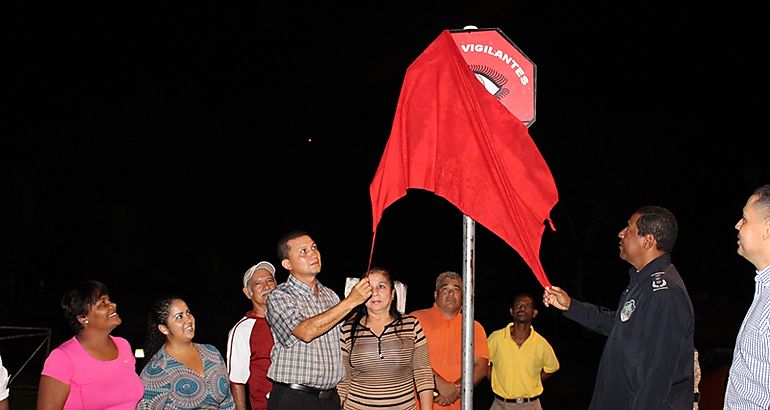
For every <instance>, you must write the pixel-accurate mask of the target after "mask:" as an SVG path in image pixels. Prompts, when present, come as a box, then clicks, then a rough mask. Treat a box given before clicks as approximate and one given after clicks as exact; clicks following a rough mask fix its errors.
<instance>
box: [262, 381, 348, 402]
mask: <svg viewBox="0 0 770 410" xmlns="http://www.w3.org/2000/svg"><path fill="white" fill-rule="evenodd" d="M275 384H278V385H281V386H286V387H288V388H290V389H292V390H296V391H301V392H302V393H305V394H309V395H311V396H315V397H318V398H319V399H321V400H328V399H331V398H332V396H333V395H334V393H335V392H336V390H335V389H329V390H321V389H316V388H315V387H308V386H305V385H303V384H296V383H291V384H289V383H275Z"/></svg>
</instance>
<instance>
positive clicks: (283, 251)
mask: <svg viewBox="0 0 770 410" xmlns="http://www.w3.org/2000/svg"><path fill="white" fill-rule="evenodd" d="M306 235H307V236H310V234H308V233H307V232H305V231H301V230H294V231H289V232H287V233H285V234H284V235H283V236H282V237H281V239H279V240H278V261H279V263H280V261H282V260H284V259H289V252H290V251H291V249H289V241H290V240H292V239H297V238H299V237H300V236H306Z"/></svg>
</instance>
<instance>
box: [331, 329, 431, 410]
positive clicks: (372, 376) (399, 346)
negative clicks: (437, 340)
mask: <svg viewBox="0 0 770 410" xmlns="http://www.w3.org/2000/svg"><path fill="white" fill-rule="evenodd" d="M352 329H353V324H352V323H351V322H347V323H345V324H344V325H343V326H342V337H341V338H340V346H341V348H342V359H343V362H344V364H345V378H344V379H343V380H342V382H341V383H340V384H339V385H337V391H338V392H339V395H340V400H341V402H342V407H343V409H372V408H377V409H415V408H416V406H417V402H416V400H415V398H416V395H417V394H418V393H419V392H421V391H424V390H433V388H434V384H433V371H432V370H431V367H430V359H429V358H428V344H427V342H426V340H425V334H424V333H423V331H422V326H420V322H419V321H418V320H417V318H416V317H414V316H410V315H404V316H402V318H401V322H400V323H398V322H396V321H394V322H391V323H390V324H388V325H387V326H385V328H384V330H383V332H382V334H381V335H375V334H374V333H373V332H372V331H371V330H370V329H369V328H368V327H366V326H364V325H362V324H359V326H358V329H356V340H355V344H353V343H352V341H353V340H352V338H351V334H352ZM351 345H352V351H351Z"/></svg>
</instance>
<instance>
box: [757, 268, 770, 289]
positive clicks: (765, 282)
mask: <svg viewBox="0 0 770 410" xmlns="http://www.w3.org/2000/svg"><path fill="white" fill-rule="evenodd" d="M754 281H755V282H756V292H755V293H756V294H759V293H760V292H761V290H762V289H763V288H767V287H768V286H770V266H767V267H765V268H764V269H762V270H758V271H757V275H756V276H755V277H754Z"/></svg>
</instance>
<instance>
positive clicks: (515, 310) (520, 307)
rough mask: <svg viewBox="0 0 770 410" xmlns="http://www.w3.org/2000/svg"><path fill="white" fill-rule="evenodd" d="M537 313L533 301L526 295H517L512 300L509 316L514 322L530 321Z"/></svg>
mask: <svg viewBox="0 0 770 410" xmlns="http://www.w3.org/2000/svg"><path fill="white" fill-rule="evenodd" d="M535 315H537V310H536V309H535V301H534V300H532V298H530V297H528V296H519V297H517V298H516V300H514V301H513V307H512V308H511V316H513V321H514V322H515V323H532V318H534V317H535Z"/></svg>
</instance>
